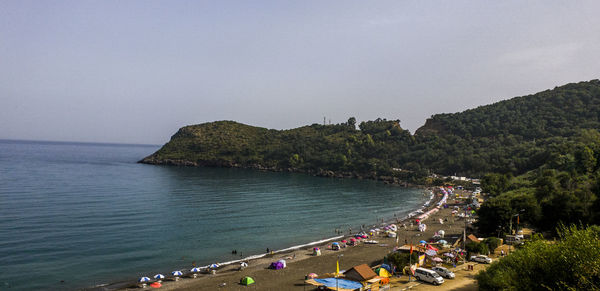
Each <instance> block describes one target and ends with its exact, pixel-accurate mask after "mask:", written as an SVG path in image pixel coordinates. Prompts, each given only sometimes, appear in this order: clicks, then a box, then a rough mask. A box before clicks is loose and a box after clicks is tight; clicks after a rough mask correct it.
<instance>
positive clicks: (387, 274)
mask: <svg viewBox="0 0 600 291" xmlns="http://www.w3.org/2000/svg"><path fill="white" fill-rule="evenodd" d="M375 273H376V274H377V276H379V277H383V278H389V277H391V276H392V274H390V272H388V271H387V270H386V269H384V268H377V269H376V270H375Z"/></svg>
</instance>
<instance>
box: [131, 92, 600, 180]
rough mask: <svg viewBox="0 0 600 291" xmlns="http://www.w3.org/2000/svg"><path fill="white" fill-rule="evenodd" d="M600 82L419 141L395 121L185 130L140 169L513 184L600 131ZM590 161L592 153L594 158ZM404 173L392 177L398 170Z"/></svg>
mask: <svg viewBox="0 0 600 291" xmlns="http://www.w3.org/2000/svg"><path fill="white" fill-rule="evenodd" d="M599 115H600V81H598V80H592V81H588V82H580V83H574V84H568V85H565V86H561V87H557V88H555V89H553V90H547V91H543V92H540V93H537V94H534V95H529V96H523V97H516V98H512V99H510V100H505V101H501V102H497V103H494V104H491V105H486V106H481V107H478V108H475V109H471V110H467V111H464V112H460V113H453V114H437V115H434V116H432V117H431V118H430V119H428V120H427V122H426V123H425V125H424V126H423V127H421V128H419V129H418V130H417V131H416V132H415V135H411V134H410V133H409V132H408V131H407V130H404V129H402V127H401V126H400V121H399V120H386V119H377V120H374V121H367V122H361V123H360V124H359V125H358V127H359V129H356V124H355V123H356V120H355V119H354V118H350V119H349V120H348V122H346V123H342V124H335V125H319V124H313V125H310V126H303V127H300V128H296V129H290V130H273V129H265V128H260V127H253V126H249V125H244V124H240V123H237V122H233V121H217V122H211V123H205V124H200V125H191V126H186V127H183V128H181V129H180V130H179V131H178V132H177V133H176V134H175V135H173V137H172V138H171V140H170V141H169V142H168V143H167V144H166V145H165V146H164V147H163V148H161V149H160V150H159V151H157V152H156V153H154V154H153V155H151V156H149V157H147V158H145V159H143V160H142V161H141V162H144V163H153V164H178V165H208V166H226V167H249V168H263V169H271V170H290V171H298V172H309V173H319V172H323V171H332V172H335V173H336V174H339V175H354V176H356V175H360V176H368V177H381V176H399V177H401V178H402V177H403V178H406V175H407V173H411V174H410V176H411V177H423V176H425V175H426V174H427V173H430V172H435V173H441V174H458V175H468V176H479V175H483V174H485V173H490V172H495V173H503V174H508V173H510V174H512V175H519V174H523V173H525V172H527V171H530V170H533V169H537V168H539V167H541V166H542V165H544V164H555V165H556V164H561V163H564V162H565V161H564V156H565V155H567V156H569V155H573V156H574V158H575V156H577V157H579V156H581V155H582V151H587V150H586V149H585V147H578V148H573V144H574V143H579V142H580V141H582V140H583V141H584V143H585V142H587V141H586V139H589V136H590V135H592V136H593V135H594V132H595V131H597V130H598V129H600V118H599ZM591 154H592V155H594V156H595V157H596V156H597V154H598V153H597V152H593V153H591ZM400 168H401V169H404V170H407V172H405V171H398V170H397V169H400Z"/></svg>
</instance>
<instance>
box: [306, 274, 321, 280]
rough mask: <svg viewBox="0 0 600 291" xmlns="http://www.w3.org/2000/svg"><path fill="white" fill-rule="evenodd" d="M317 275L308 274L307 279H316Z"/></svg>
mask: <svg viewBox="0 0 600 291" xmlns="http://www.w3.org/2000/svg"><path fill="white" fill-rule="evenodd" d="M318 277H319V275H317V274H315V273H310V274H308V278H311V279H314V278H318Z"/></svg>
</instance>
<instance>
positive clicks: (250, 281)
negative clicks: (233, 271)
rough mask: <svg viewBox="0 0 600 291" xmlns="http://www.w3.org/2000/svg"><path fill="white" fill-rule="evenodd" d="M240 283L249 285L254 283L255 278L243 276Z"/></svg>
mask: <svg viewBox="0 0 600 291" xmlns="http://www.w3.org/2000/svg"><path fill="white" fill-rule="evenodd" d="M240 283H241V284H242V285H246V286H248V285H250V284H254V279H252V278H251V277H244V278H242V280H240Z"/></svg>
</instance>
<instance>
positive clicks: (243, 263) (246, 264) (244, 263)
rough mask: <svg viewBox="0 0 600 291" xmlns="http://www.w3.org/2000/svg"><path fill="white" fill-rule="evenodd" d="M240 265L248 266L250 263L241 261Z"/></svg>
mask: <svg viewBox="0 0 600 291" xmlns="http://www.w3.org/2000/svg"><path fill="white" fill-rule="evenodd" d="M240 266H241V267H248V263H246V262H241V263H240Z"/></svg>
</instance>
